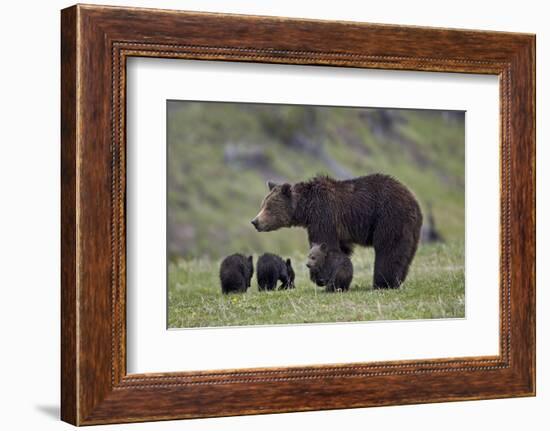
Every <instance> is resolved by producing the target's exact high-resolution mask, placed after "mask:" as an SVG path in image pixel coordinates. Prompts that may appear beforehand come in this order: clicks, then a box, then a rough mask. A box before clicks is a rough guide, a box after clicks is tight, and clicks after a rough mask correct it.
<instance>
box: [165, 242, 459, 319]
mask: <svg viewBox="0 0 550 431" xmlns="http://www.w3.org/2000/svg"><path fill="white" fill-rule="evenodd" d="M463 253H464V250H463V246H462V244H460V243H454V244H433V245H423V246H421V247H420V249H419V251H418V253H417V255H416V258H415V261H414V264H413V266H412V267H411V271H410V274H409V276H408V278H407V281H406V282H405V283H404V284H403V285H402V286H401V287H400V288H399V289H392V290H373V289H372V283H371V280H372V270H373V262H374V253H373V251H372V250H370V249H357V252H356V253H354V256H353V259H352V260H353V265H354V279H353V282H352V285H351V287H350V290H349V292H343V293H328V292H325V291H324V288H319V287H317V286H315V284H314V283H312V282H311V281H310V280H309V276H308V271H307V268H306V267H305V261H306V256H305V254H300V253H295V254H293V255H292V256H290V257H291V258H292V261H293V265H294V270H295V271H296V288H295V289H293V290H277V291H272V292H259V291H258V286H257V283H256V279H255V278H254V279H253V280H252V285H251V287H250V288H249V289H248V291H247V293H245V294H233V295H222V294H221V289H220V283H219V278H218V265H219V262H218V261H212V260H210V259H193V260H180V261H179V262H177V263H172V264H170V266H169V268H168V274H169V277H168V279H169V288H168V296H169V303H170V313H169V315H168V327H170V328H194V327H209V326H210V327H212V326H233V325H237V326H242V325H275V324H290V323H295V324H296V323H315V322H316V323H321V322H353V321H369V320H410V319H436V318H457V317H464V255H463ZM256 259H257V256H255V257H254V260H256Z"/></svg>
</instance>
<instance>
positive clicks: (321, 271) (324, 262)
mask: <svg viewBox="0 0 550 431" xmlns="http://www.w3.org/2000/svg"><path fill="white" fill-rule="evenodd" d="M306 266H307V267H308V268H309V278H310V279H311V281H313V282H314V283H315V284H317V286H326V290H327V292H346V291H348V290H349V285H350V284H351V280H353V264H352V263H351V259H350V258H349V257H348V256H347V255H346V254H345V253H342V252H341V251H340V250H329V249H328V247H327V245H326V244H325V243H322V244H313V246H312V247H311V249H310V250H309V254H308V256H307V264H306Z"/></svg>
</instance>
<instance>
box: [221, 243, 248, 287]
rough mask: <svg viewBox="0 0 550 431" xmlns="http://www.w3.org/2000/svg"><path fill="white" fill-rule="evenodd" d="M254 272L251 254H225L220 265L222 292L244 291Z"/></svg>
mask: <svg viewBox="0 0 550 431" xmlns="http://www.w3.org/2000/svg"><path fill="white" fill-rule="evenodd" d="M253 274H254V263H253V262H252V256H248V257H246V256H243V255H242V254H239V253H236V254H232V255H231V256H227V257H226V258H225V259H224V260H223V261H222V263H221V265H220V282H221V285H222V293H232V292H236V293H237V292H246V290H247V289H248V288H249V287H250V280H252V275H253Z"/></svg>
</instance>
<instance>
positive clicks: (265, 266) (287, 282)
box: [256, 253, 294, 290]
mask: <svg viewBox="0 0 550 431" xmlns="http://www.w3.org/2000/svg"><path fill="white" fill-rule="evenodd" d="M256 278H257V280H258V289H259V290H274V289H276V288H277V282H278V281H281V286H280V289H293V288H294V269H292V262H291V261H290V259H287V260H286V261H284V260H283V259H282V258H281V257H280V256H277V255H276V254H272V253H264V254H262V255H261V256H260V257H259V258H258V262H257V263H256Z"/></svg>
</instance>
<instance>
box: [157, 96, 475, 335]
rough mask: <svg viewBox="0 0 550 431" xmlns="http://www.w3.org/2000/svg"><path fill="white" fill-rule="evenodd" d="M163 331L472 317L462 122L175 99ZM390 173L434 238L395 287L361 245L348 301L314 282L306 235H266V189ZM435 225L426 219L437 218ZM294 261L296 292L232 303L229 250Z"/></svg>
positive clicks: (447, 115)
mask: <svg viewBox="0 0 550 431" xmlns="http://www.w3.org/2000/svg"><path fill="white" fill-rule="evenodd" d="M167 115H168V120H167V202H168V205H167V208H168V213H167V226H168V232H167V250H168V258H169V263H168V326H169V327H171V328H188V327H207V326H225V325H239V326H240V325H263V324H292V323H313V322H339V321H360V320H393V319H428V318H449V317H463V316H464V198H465V197H464V153H465V146H464V132H465V129H464V113H463V112H457V111H430V110H406V109H378V108H337V107H312V106H295V105H268V104H246V103H217V102H186V101H168V102H167ZM372 173H385V174H389V175H393V176H394V177H396V178H397V179H398V180H399V181H401V182H402V183H404V184H405V185H406V186H407V187H409V188H410V189H411V190H412V191H413V193H414V194H415V195H416V197H417V199H418V201H419V203H420V206H421V207H422V210H423V213H424V219H425V222H426V223H429V224H431V226H429V225H426V226H424V227H423V229H424V230H426V229H427V228H430V227H431V228H433V227H434V223H435V226H436V227H437V231H438V233H439V235H440V236H441V237H442V238H443V242H438V243H428V242H423V243H421V244H420V246H419V250H418V253H417V255H416V258H415V260H414V261H413V264H412V266H411V270H410V273H409V276H408V278H407V280H406V282H405V283H404V285H403V286H402V287H401V288H400V289H398V290H388V291H376V290H372V270H373V264H374V252H373V251H372V250H370V249H364V248H361V247H357V248H356V251H355V253H354V255H353V257H352V261H353V265H354V270H355V271H354V279H353V282H352V285H351V289H350V291H349V292H346V293H332V294H331V293H326V292H324V290H323V289H322V288H318V287H316V286H314V284H313V283H311V282H310V281H309V277H308V272H307V268H306V267H305V262H306V258H305V256H306V254H307V251H308V242H307V235H306V232H305V230H304V229H280V230H278V231H275V232H268V233H258V232H256V231H255V229H254V228H253V226H252V225H251V224H250V220H251V219H252V218H253V217H254V216H255V215H256V214H257V213H258V211H259V208H260V204H261V202H262V199H263V197H264V196H265V195H266V193H267V188H266V185H265V182H266V180H274V181H278V182H282V181H288V182H291V183H293V182H297V181H304V180H307V179H309V178H311V177H313V176H315V175H317V174H327V175H330V176H332V177H334V178H337V179H346V178H352V177H356V176H361V175H368V174H372ZM428 215H430V217H428ZM237 252H238V253H243V254H245V255H250V254H252V255H254V262H255V263H256V259H257V257H258V256H259V255H261V254H262V253H264V252H272V253H276V254H279V255H281V256H283V257H291V258H292V261H293V266H294V269H295V271H296V289H295V290H292V291H275V292H262V293H260V292H258V288H257V284H256V279H255V277H254V279H253V281H252V286H251V288H250V289H249V290H248V292H247V293H246V294H243V295H229V296H223V295H222V294H221V288H220V282H219V278H218V271H219V264H220V261H221V260H222V259H223V258H224V257H225V256H227V255H229V254H233V253H237Z"/></svg>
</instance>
